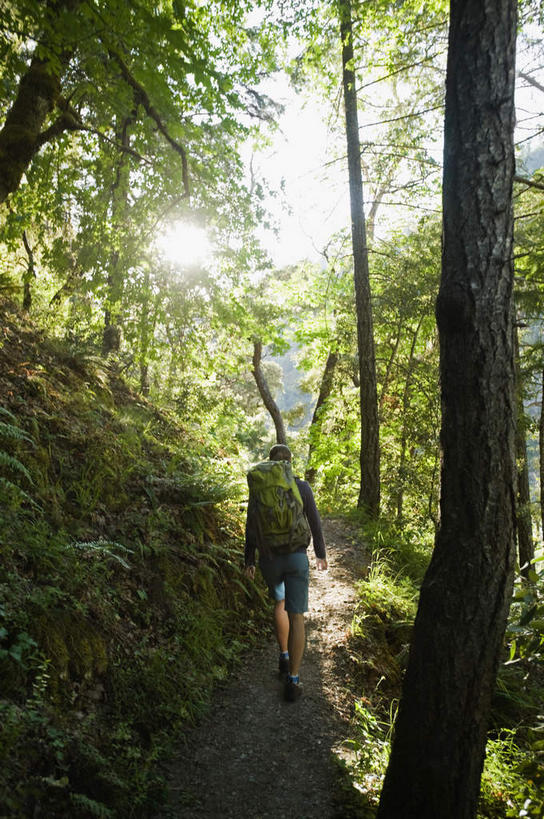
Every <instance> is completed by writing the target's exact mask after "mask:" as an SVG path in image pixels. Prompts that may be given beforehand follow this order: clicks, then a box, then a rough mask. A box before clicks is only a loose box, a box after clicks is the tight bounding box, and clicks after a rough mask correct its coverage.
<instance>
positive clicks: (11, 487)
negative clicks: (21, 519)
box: [0, 453, 41, 509]
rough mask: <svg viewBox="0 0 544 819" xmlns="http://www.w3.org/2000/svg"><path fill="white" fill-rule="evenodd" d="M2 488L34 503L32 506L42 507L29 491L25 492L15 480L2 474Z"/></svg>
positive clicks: (0, 478) (0, 480)
mask: <svg viewBox="0 0 544 819" xmlns="http://www.w3.org/2000/svg"><path fill="white" fill-rule="evenodd" d="M0 454H2V453H0ZM1 489H4V490H7V491H8V492H15V494H16V495H19V497H20V498H23V499H24V500H26V501H28V503H30V504H32V506H34V507H35V508H36V509H41V507H40V506H39V504H37V503H36V501H35V500H33V498H31V497H30V495H29V494H28V492H25V491H24V489H21V487H20V486H17V484H16V483H13V481H10V480H8V479H7V478H3V477H2V476H1V475H0V490H1Z"/></svg>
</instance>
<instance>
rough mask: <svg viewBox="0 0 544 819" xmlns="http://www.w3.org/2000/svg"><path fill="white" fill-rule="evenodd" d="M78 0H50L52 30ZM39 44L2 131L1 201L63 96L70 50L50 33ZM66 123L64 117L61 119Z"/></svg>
mask: <svg viewBox="0 0 544 819" xmlns="http://www.w3.org/2000/svg"><path fill="white" fill-rule="evenodd" d="M77 5H78V0H65V1H64V2H62V0H49V1H48V2H47V3H46V6H47V10H48V12H49V14H50V20H49V26H50V31H51V32H52V31H53V30H54V29H55V28H57V25H56V23H55V19H56V18H57V17H60V16H61V15H62V13H63V12H64V11H66V10H73V9H74V8H75V7H76V6H77ZM42 39H43V41H42V42H40V44H39V49H40V55H43V54H44V53H47V57H43V56H37V53H35V54H34V56H33V57H32V59H31V61H30V65H29V66H28V68H27V70H26V71H25V73H24V74H23V75H22V77H21V79H20V81H19V86H18V89H17V94H16V96H15V100H14V101H13V104H12V106H11V108H10V110H9V111H8V114H7V116H6V120H5V122H4V125H3V127H2V130H0V203H2V202H4V201H5V200H6V199H7V197H8V196H9V194H10V193H13V192H14V191H16V190H17V188H18V187H19V185H20V183H21V178H22V176H23V174H24V172H25V171H26V169H27V168H28V166H29V165H30V163H31V162H32V159H33V158H34V156H35V155H36V154H37V152H38V151H39V149H40V148H41V146H42V145H43V144H44V141H47V140H46V139H45V138H44V134H43V133H42V128H43V126H44V125H45V122H46V120H47V117H48V116H49V114H50V113H51V112H52V111H53V109H54V108H55V105H56V103H57V100H58V98H59V95H60V87H61V79H62V76H63V74H64V71H65V70H66V67H67V65H68V63H69V60H70V56H71V52H70V51H67V50H64V49H63V48H62V46H56V44H55V43H54V42H51V36H48V35H47V34H44V35H43V38H42ZM44 46H46V47H47V48H45V47H44ZM61 121H62V122H64V120H63V118H62V117H61V118H60V120H59V122H61ZM68 127H69V125H68V120H66V122H64V124H63V125H62V126H60V125H59V127H57V128H56V129H55V132H54V133H55V135H58V134H59V133H61V132H62V131H63V130H66V128H68Z"/></svg>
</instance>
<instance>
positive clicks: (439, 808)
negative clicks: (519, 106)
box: [377, 0, 516, 819]
mask: <svg viewBox="0 0 544 819" xmlns="http://www.w3.org/2000/svg"><path fill="white" fill-rule="evenodd" d="M515 36H516V2H515V0H486V2H483V3H482V2H481V0H452V1H451V22H450V35H449V52H448V69H447V79H446V120H445V150H444V193H443V200H444V201H443V204H444V230H443V235H444V246H443V257H442V281H441V286H440V292H439V296H438V300H437V321H438V329H439V334H440V353H441V356H440V371H441V390H442V409H443V421H442V432H441V440H442V449H443V465H442V494H441V513H442V515H441V525H440V529H439V531H438V534H437V538H436V546H435V550H434V553H433V557H432V560H431V564H430V567H429V569H428V571H427V574H426V576H425V579H424V582H423V585H422V589H421V595H420V601H419V609H418V614H417V617H416V623H415V628H414V634H413V642H412V647H411V652H410V659H409V662H408V668H407V671H406V676H405V680H404V687H403V693H402V699H401V703H400V707H399V713H398V718H397V723H396V729H395V735H394V739H393V745H392V749H391V757H390V762H389V766H388V770H387V773H386V777H385V781H384V786H383V791H382V796H381V801H380V806H379V809H378V814H377V816H378V819H393V818H394V819H437V817H440V819H473V817H474V816H475V814H476V808H477V802H478V794H479V786H480V777H481V772H482V767H483V761H484V755H485V742H486V731H487V723H488V716H489V709H490V702H491V696H492V693H493V689H494V686H495V679H496V674H497V668H498V662H499V657H500V651H501V648H502V641H503V636H504V630H505V626H506V618H507V615H508V609H509V605H510V597H511V592H512V582H513V572H514V562H515V513H516V510H515V501H516V498H515V395H514V383H515V374H514V355H513V315H512V313H513V311H512V282H513V270H512V180H513V175H514V155H513V137H512V135H513V127H514V77H515V72H514V53H515Z"/></svg>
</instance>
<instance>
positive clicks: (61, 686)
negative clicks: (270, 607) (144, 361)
mask: <svg viewBox="0 0 544 819" xmlns="http://www.w3.org/2000/svg"><path fill="white" fill-rule="evenodd" d="M0 394H1V395H2V396H3V401H4V406H2V407H1V408H0V509H1V513H0V555H1V563H0V676H1V679H2V692H1V694H0V725H1V726H2V728H1V732H2V738H1V742H0V815H2V816H4V815H5V816H10V817H13V819H17V817H26V816H33V815H38V814H39V815H43V816H48V817H66V816H70V817H75V819H77V817H90V816H96V817H110V816H111V817H116V816H129V815H130V816H134V817H138V816H141V817H147V816H149V815H151V812H152V809H153V810H154V809H156V807H157V805H158V804H160V802H161V801H162V800H163V799H164V798H165V784H164V782H163V781H162V779H161V777H160V776H159V774H158V771H159V766H158V761H159V760H160V759H161V758H163V757H164V756H165V754H167V753H168V750H169V748H170V746H171V743H172V742H173V739H174V737H175V735H176V732H178V731H179V728H180V727H181V726H183V725H184V724H185V723H186V722H187V721H188V720H193V719H195V718H196V717H197V716H198V715H199V714H200V713H202V711H203V709H204V708H205V707H206V704H207V702H208V700H209V696H210V691H211V689H212V687H213V685H214V682H216V681H217V680H221V679H223V678H224V677H225V676H226V675H227V674H228V673H229V669H230V668H231V667H232V665H233V664H234V663H235V662H236V661H237V659H238V658H239V656H240V654H241V652H242V651H243V650H244V648H245V647H246V646H247V645H248V642H250V641H251V640H252V639H253V637H255V636H256V635H257V634H258V633H259V631H260V629H261V627H262V623H263V621H264V612H263V609H264V607H263V600H262V597H261V595H260V593H259V589H258V587H255V586H254V585H253V584H251V585H250V586H248V584H247V583H246V581H245V579H244V576H243V572H242V563H243V561H242V554H241V545H240V544H241V542H242V535H243V533H242V531H241V525H240V513H239V492H238V488H237V480H238V475H237V474H236V473H235V471H234V470H233V469H232V468H230V470H229V468H228V467H225V465H224V461H223V459H222V458H221V456H220V453H217V452H216V451H215V449H214V446H213V443H211V442H208V441H206V439H205V438H204V436H203V435H198V436H195V434H194V433H193V434H192V435H191V434H189V433H188V431H187V430H186V429H184V428H183V427H182V426H181V425H180V424H179V422H177V421H176V419H175V418H173V417H170V416H168V415H167V414H166V413H164V412H161V411H159V410H158V409H156V408H155V407H153V406H152V405H150V404H148V403H147V402H145V400H143V399H141V397H140V396H138V395H136V394H133V393H132V392H131V391H130V389H128V387H127V386H126V385H125V384H124V383H123V382H122V381H121V380H120V379H119V377H118V376H117V375H116V373H115V371H114V370H112V369H108V368H107V367H105V365H104V364H103V362H100V361H99V360H98V359H92V358H91V359H89V358H85V357H84V356H80V357H77V356H74V355H73V354H72V353H69V352H68V351H67V350H66V349H65V348H63V346H62V344H61V343H60V342H54V343H49V342H47V340H45V339H43V338H42V337H40V335H39V334H38V333H37V332H36V331H35V330H34V328H32V327H30V326H28V325H26V326H19V325H18V323H17V319H16V317H14V316H12V317H11V318H10V319H8V321H7V322H6V325H5V328H4V339H3V343H2V346H0Z"/></svg>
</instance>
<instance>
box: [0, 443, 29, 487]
mask: <svg viewBox="0 0 544 819" xmlns="http://www.w3.org/2000/svg"><path fill="white" fill-rule="evenodd" d="M0 466H5V467H7V468H8V469H12V470H13V471H14V472H19V473H20V474H21V475H24V476H25V478H26V479H27V481H28V482H29V483H30V484H33V483H34V481H33V480H32V477H31V475H30V472H29V471H28V469H27V468H26V466H23V464H22V463H21V461H18V460H17V458H14V457H13V456H12V455H8V453H7V452H4V450H3V449H0Z"/></svg>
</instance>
